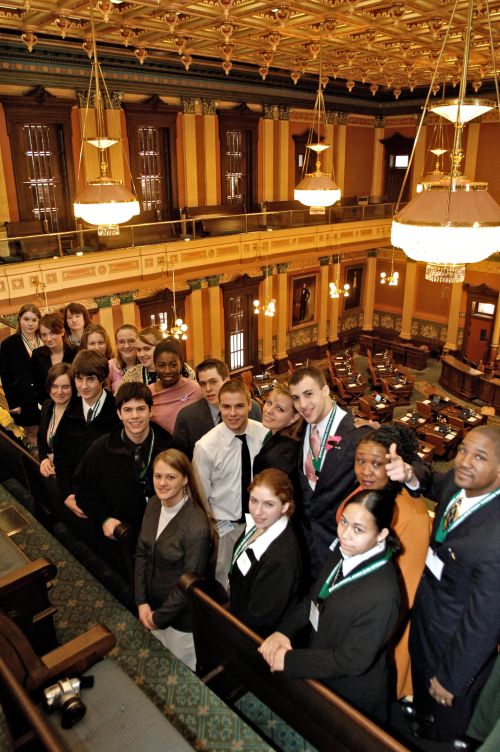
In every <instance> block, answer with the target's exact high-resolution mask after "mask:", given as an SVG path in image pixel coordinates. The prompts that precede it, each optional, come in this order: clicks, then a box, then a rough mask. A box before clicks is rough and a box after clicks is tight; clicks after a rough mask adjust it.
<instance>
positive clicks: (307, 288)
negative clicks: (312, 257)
mask: <svg viewBox="0 0 500 752" xmlns="http://www.w3.org/2000/svg"><path fill="white" fill-rule="evenodd" d="M317 290H318V274H317V273H315V274H303V275H300V276H297V277H291V278H290V315H289V320H290V321H291V326H292V327H298V326H304V325H306V324H312V323H314V322H315V321H316V301H317Z"/></svg>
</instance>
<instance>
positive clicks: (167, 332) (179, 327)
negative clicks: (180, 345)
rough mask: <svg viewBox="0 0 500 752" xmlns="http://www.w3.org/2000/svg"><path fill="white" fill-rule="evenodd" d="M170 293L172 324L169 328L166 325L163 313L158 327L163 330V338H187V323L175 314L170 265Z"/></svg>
mask: <svg viewBox="0 0 500 752" xmlns="http://www.w3.org/2000/svg"><path fill="white" fill-rule="evenodd" d="M172 295H173V301H172V318H173V324H172V326H171V327H170V328H169V326H168V314H165V321H163V322H162V323H161V324H160V329H161V330H162V332H163V336H164V338H167V337H175V339H182V340H184V341H185V340H187V338H188V335H187V333H188V329H189V327H188V325H187V324H185V323H184V321H183V320H182V319H181V318H180V317H179V316H177V308H176V305H175V268H174V267H173V266H172Z"/></svg>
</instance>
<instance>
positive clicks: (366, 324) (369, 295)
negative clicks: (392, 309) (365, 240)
mask: <svg viewBox="0 0 500 752" xmlns="http://www.w3.org/2000/svg"><path fill="white" fill-rule="evenodd" d="M367 255H368V258H367V260H366V281H365V284H364V294H363V331H364V332H371V331H372V330H373V307H374V304H375V281H376V274H377V252H376V251H368V254H367Z"/></svg>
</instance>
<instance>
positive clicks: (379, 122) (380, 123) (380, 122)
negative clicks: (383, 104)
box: [374, 115, 385, 128]
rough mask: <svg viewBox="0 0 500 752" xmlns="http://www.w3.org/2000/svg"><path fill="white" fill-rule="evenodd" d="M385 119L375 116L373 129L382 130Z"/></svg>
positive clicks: (381, 116)
mask: <svg viewBox="0 0 500 752" xmlns="http://www.w3.org/2000/svg"><path fill="white" fill-rule="evenodd" d="M384 122H385V118H384V116H383V115H375V123H374V126H375V128H383V127H384Z"/></svg>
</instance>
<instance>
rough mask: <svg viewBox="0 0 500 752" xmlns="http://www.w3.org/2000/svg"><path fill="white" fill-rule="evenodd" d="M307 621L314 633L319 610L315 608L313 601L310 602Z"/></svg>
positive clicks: (316, 628) (316, 629)
mask: <svg viewBox="0 0 500 752" xmlns="http://www.w3.org/2000/svg"><path fill="white" fill-rule="evenodd" d="M309 621H310V623H311V627H312V628H313V629H314V631H315V632H317V631H318V626H319V608H318V607H317V605H316V603H315V602H314V601H311V608H310V610H309Z"/></svg>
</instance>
